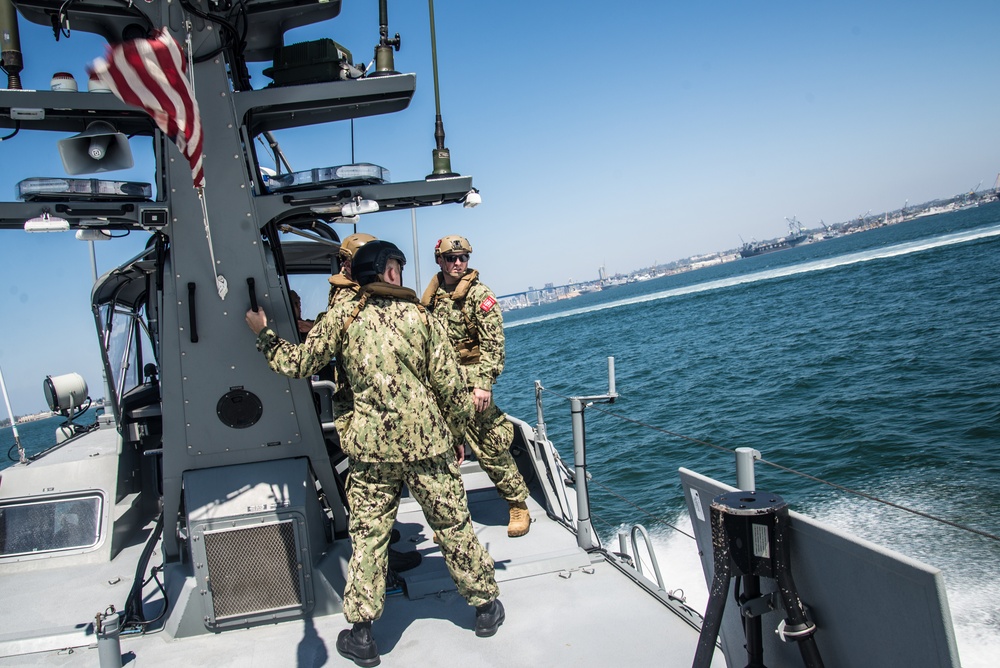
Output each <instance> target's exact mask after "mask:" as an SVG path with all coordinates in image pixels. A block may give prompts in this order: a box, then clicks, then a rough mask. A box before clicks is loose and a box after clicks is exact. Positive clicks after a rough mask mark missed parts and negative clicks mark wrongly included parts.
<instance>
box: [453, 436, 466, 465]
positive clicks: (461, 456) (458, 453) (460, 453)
mask: <svg viewBox="0 0 1000 668" xmlns="http://www.w3.org/2000/svg"><path fill="white" fill-rule="evenodd" d="M455 459H456V460H458V465H459V466H461V465H462V462H464V461H465V443H464V442H463V441H455Z"/></svg>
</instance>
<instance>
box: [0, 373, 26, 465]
mask: <svg viewBox="0 0 1000 668" xmlns="http://www.w3.org/2000/svg"><path fill="white" fill-rule="evenodd" d="M0 389H2V390H3V400H4V403H5V404H7V414H8V415H9V416H10V428H11V431H13V432H14V444H15V445H17V453H18V456H19V459H18V461H19V462H20V463H21V464H27V463H28V458H27V457H25V456H24V447H23V446H22V445H21V437H20V436H18V434H17V421H16V420H15V419H14V411H12V410H11V408H10V397H8V396H7V384H6V383H4V382H3V369H0Z"/></svg>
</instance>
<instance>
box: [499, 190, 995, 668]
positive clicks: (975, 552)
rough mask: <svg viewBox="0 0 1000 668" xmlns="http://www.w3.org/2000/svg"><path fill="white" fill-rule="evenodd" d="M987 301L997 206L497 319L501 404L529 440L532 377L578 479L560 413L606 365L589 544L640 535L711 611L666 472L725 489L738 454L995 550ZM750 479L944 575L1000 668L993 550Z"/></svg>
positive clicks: (967, 653) (791, 482)
mask: <svg viewBox="0 0 1000 668" xmlns="http://www.w3.org/2000/svg"><path fill="white" fill-rule="evenodd" d="M487 280H488V278H487ZM998 298H1000V204H996V203H994V204H989V205H984V206H981V207H977V208H972V209H966V210H964V211H958V212H954V213H949V214H943V215H938V216H931V217H926V218H920V219H917V220H913V221H909V222H906V223H902V224H898V225H893V226H889V227H883V228H879V229H875V230H870V231H867V232H862V233H857V234H853V235H848V236H844V237H839V238H835V239H829V240H826V241H822V242H818V243H811V244H807V245H805V246H799V247H796V248H792V249H788V250H784V251H779V252H776V253H771V254H767V255H762V256H759V257H755V258H747V259H741V260H737V261H735V262H730V263H727V264H724V265H720V266H716V267H711V268H706V269H701V270H697V271H693V272H688V273H686V274H681V275H676V276H667V277H663V278H659V279H654V280H649V281H645V282H641V283H633V284H629V285H626V286H621V287H617V288H612V289H609V290H605V291H602V292H600V293H593V294H589V295H583V296H580V297H578V298H575V299H570V300H566V301H563V302H559V303H556V304H550V305H543V306H537V307H530V308H527V309H521V310H517V311H512V312H509V313H507V314H505V322H506V326H507V328H506V333H507V365H506V369H505V371H504V373H503V375H502V376H501V378H500V382H499V384H498V386H497V391H496V400H497V403H498V405H499V406H500V407H501V408H502V409H503V410H505V411H507V412H508V413H510V414H512V415H516V416H518V417H521V418H522V419H524V420H526V421H527V422H529V423H531V424H534V422H535V414H536V410H535V400H534V398H535V396H534V381H536V380H539V381H541V384H542V386H543V387H544V388H545V390H546V391H544V392H543V393H542V400H543V406H544V410H545V421H546V423H547V428H548V433H549V437H550V438H551V439H552V440H553V441H554V442H555V443H556V445H557V447H558V448H559V450H560V453H561V455H562V457H563V459H564V460H565V461H567V462H569V463H571V462H572V439H571V436H570V411H569V403H568V401H567V400H566V399H564V398H563V397H568V396H574V395H576V396H579V395H598V394H602V393H605V392H606V391H607V388H608V380H607V366H608V365H607V358H608V357H611V356H613V357H614V359H615V369H616V383H617V384H616V389H617V391H618V393H619V394H620V398H619V399H618V400H617V401H616V402H615V403H614V404H613V405H602V404H597V405H595V406H594V407H593V408H590V409H588V410H587V411H586V424H587V447H588V450H587V453H588V454H587V458H588V460H587V461H588V470H589V472H590V473H591V474H592V475H593V482H592V483H591V485H590V490H591V494H592V499H593V520H594V524H595V528H596V530H597V531H598V532H599V533H600V535H601V538H602V540H603V541H604V543H605V545H610V546H612V547H616V546H617V539H616V537H615V534H616V532H617V531H618V530H620V529H621V528H622V527H627V526H630V525H631V524H632V523H635V522H640V523H642V524H644V525H645V526H646V528H647V529H648V530H649V531H650V533H651V534H652V535H653V536H655V540H656V543H657V553H658V555H659V556H658V560H659V564H660V568H661V571H662V572H663V573H664V579H665V580H666V581H667V585H668V587H667V588H668V589H670V588H671V586H683V588H684V589H685V591H686V593H687V594H688V597H689V599H690V600H691V602H692V603H693V605H694V607H699V608H700V609H702V610H704V603H705V601H707V593H704V591H703V590H702V591H699V590H698V586H700V587H702V588H703V587H704V581H703V579H701V577H702V576H701V573H700V567H699V565H698V561H697V556H696V550H695V547H694V541H693V540H692V539H690V538H688V537H686V536H684V535H683V534H680V533H678V532H676V531H674V530H673V529H672V528H671V526H681V527H685V526H687V527H690V522H689V521H688V519H687V518H686V512H685V510H684V501H683V494H682V490H681V487H680V482H679V479H678V476H677V468H678V467H680V466H684V467H687V468H690V469H693V470H696V471H698V472H700V473H704V474H706V475H711V476H713V477H716V478H718V479H720V480H722V481H723V482H728V483H730V484H735V469H734V464H733V455H732V454H731V452H730V451H731V450H734V449H735V448H738V447H750V448H755V449H757V450H759V451H760V452H761V453H762V456H763V458H764V459H765V460H767V461H769V462H774V463H776V464H780V465H781V466H784V467H787V468H791V469H794V470H796V471H801V472H804V473H807V474H809V475H812V476H815V477H818V478H821V479H823V480H827V481H830V482H833V483H836V484H838V485H841V486H843V487H847V488H850V489H853V490H857V491H861V492H863V493H865V494H868V495H872V496H875V497H879V498H881V499H885V500H887V501H891V502H892V503H895V504H899V505H901V506H905V507H908V508H913V509H916V510H918V511H920V512H923V513H927V514H929V515H933V516H935V517H940V518H943V519H946V520H948V521H950V522H954V523H957V524H960V525H963V526H968V527H972V528H975V529H978V530H980V531H983V532H986V533H988V534H991V535H992V536H994V537H995V536H1000V512H998V511H1000V485H998V482H1000V346H998V343H1000V337H998V334H1000V301H998ZM619 416H624V417H627V418H628V419H630V420H635V421H638V422H641V423H645V424H647V425H650V426H652V427H655V428H656V430H654V429H651V428H647V427H644V426H640V425H637V424H635V423H634V422H626V421H624V420H623V419H622V418H621V417H619ZM674 434H676V435H677V436H675V435H674ZM707 444H712V445H715V446H720V447H722V448H725V449H726V450H727V451H719V450H717V449H715V448H713V447H711V446H710V445H707ZM756 479H757V488H758V489H759V490H767V491H771V492H775V493H778V494H780V495H781V496H782V497H783V498H784V499H785V500H786V501H788V502H789V504H790V506H791V507H792V508H793V509H794V510H798V511H800V512H803V513H806V514H809V515H811V516H813V517H815V518H817V519H820V520H822V521H826V522H828V523H830V524H833V525H835V526H838V527H840V528H842V529H846V530H849V531H852V532H854V533H856V534H858V535H860V536H861V537H863V538H866V539H868V540H872V541H874V542H877V543H879V544H882V545H885V546H887V547H890V548H892V549H895V550H897V551H899V552H902V553H903V554H906V555H907V556H910V557H913V558H916V559H919V560H921V561H924V562H926V563H928V564H931V565H933V566H936V567H937V568H940V569H941V570H942V571H943V573H944V580H945V586H946V588H947V591H948V596H949V604H950V607H951V613H952V618H953V621H954V623H955V627H956V635H957V638H958V645H959V652H960V655H961V658H962V662H963V665H964V666H966V667H967V668H968V667H971V666H982V667H983V668H985V667H987V666H995V665H997V662H998V657H1000V580H998V577H997V573H998V572H1000V541H998V540H997V539H995V538H990V537H984V536H981V535H978V534H974V533H970V532H967V531H963V530H960V529H956V528H954V527H952V526H948V525H946V524H942V523H939V522H936V521H933V520H928V519H925V518H923V517H919V516H916V515H913V514H910V513H907V512H904V511H901V510H898V509H895V508H892V507H890V506H887V505H884V504H879V503H875V502H873V501H870V500H867V499H865V498H862V497H859V496H856V495H852V494H848V493H845V492H844V491H842V490H840V489H837V488H834V487H830V486H828V485H823V484H820V483H817V482H815V481H813V480H810V479H806V478H803V477H801V476H797V475H793V474H791V473H788V472H785V471H782V470H778V469H775V468H773V467H771V466H768V465H765V464H763V463H758V464H757V466H756ZM619 497H621V498H619ZM623 499H626V500H627V501H625V500H623ZM636 507H638V508H639V509H640V510H637V508H636ZM688 530H689V529H688ZM672 577H673V578H675V579H674V580H673V582H677V581H678V580H679V581H680V584H673V585H672V584H671V583H672ZM685 579H686V580H685ZM859 614H864V613H863V611H859Z"/></svg>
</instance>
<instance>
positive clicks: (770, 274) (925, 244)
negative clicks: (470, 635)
mask: <svg viewBox="0 0 1000 668" xmlns="http://www.w3.org/2000/svg"><path fill="white" fill-rule="evenodd" d="M994 237H1000V225H993V226H990V227H984V228H976V229H973V230H963V231H962V232H956V233H953V234H945V235H941V236H936V237H933V238H930V239H920V240H918V241H908V242H906V243H901V244H896V245H894V246H888V247H886V248H874V249H867V250H864V251H859V252H857V253H848V254H845V255H839V256H836V257H832V258H823V259H821V260H814V261H812V262H804V263H802V264H794V265H789V266H785V267H775V268H774V269H768V270H766V271H758V272H754V273H750V274H743V275H740V276H729V277H727V278H723V279H719V280H715V281H707V282H705V283H696V284H694V285H686V286H684V287H680V288H674V289H670V290H663V291H661V292H653V293H650V294H646V295H637V296H635V297H629V298H626V299H619V300H616V301H611V302H607V303H604V304H594V305H592V306H586V307H582V308H576V309H569V310H566V311H561V312H559V313H548V314H545V315H540V316H537V317H534V318H526V319H524V320H518V321H516V322H509V323H506V324H505V325H504V327H505V328H508V329H509V328H512V327H520V326H522V325H531V324H535V323H539V322H547V321H549V320H558V319H561V318H569V317H572V316H577V315H584V314H587V313H593V312H595V311H604V310H607V309H615V308H619V307H622V306H628V305H631V304H641V303H645V302H653V301H659V300H662V299H669V298H671V297H681V296H684V295H690V294H697V293H700V292H709V291H711V290H721V289H723V288H729V287H733V286H736V285H747V284H750V283H760V282H763V281H770V280H774V279H777V278H785V277H788V276H797V275H799V274H808V273H811V272H817V271H827V270H829V269H836V268H838V267H846V266H849V265H853V264H859V263H862V262H871V261H873V260H885V259H888V258H894V257H899V256H903V255H912V254H914V253H922V252H925V251H928V250H933V249H935V248H944V247H947V246H955V245H958V244H964V243H969V242H972V241H979V240H981V239H989V238H994Z"/></svg>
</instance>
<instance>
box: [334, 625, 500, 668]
mask: <svg viewBox="0 0 1000 668" xmlns="http://www.w3.org/2000/svg"><path fill="white" fill-rule="evenodd" d="M494 632H495V630H494ZM337 653H338V654H340V656H342V657H344V658H345V659H350V660H351V661H353V662H354V663H356V664H357V665H359V666H364V667H365V668H367V667H368V666H377V665H378V664H379V663H381V659H379V656H378V645H376V644H375V638H373V637H372V623H371V622H370V621H369V622H357V623H356V624H355V625H354V628H352V629H350V630H348V629H344V630H343V631H341V632H340V635H339V636H337Z"/></svg>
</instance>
